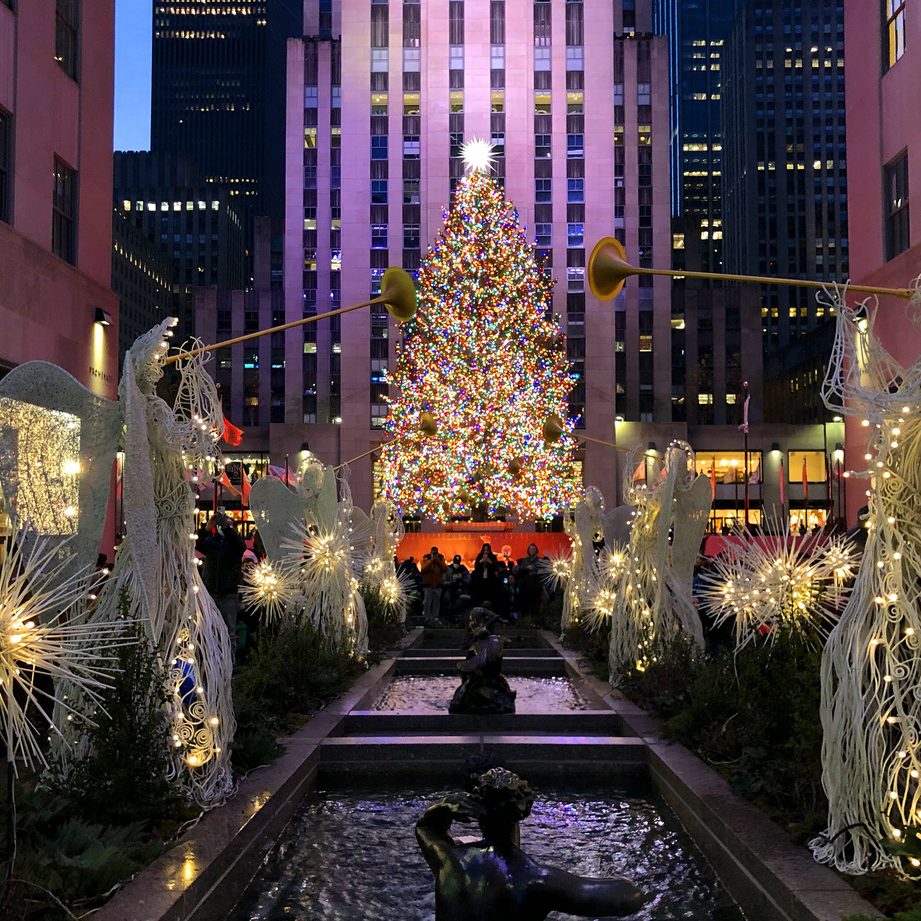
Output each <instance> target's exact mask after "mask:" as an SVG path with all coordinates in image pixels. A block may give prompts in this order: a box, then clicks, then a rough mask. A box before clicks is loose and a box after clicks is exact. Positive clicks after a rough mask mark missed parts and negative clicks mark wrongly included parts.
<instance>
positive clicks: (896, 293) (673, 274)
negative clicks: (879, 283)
mask: <svg viewBox="0 0 921 921" xmlns="http://www.w3.org/2000/svg"><path fill="white" fill-rule="evenodd" d="M630 274H631V275H661V276H664V277H666V278H705V279H711V280H717V281H744V282H753V283H754V284H758V285H788V286H789V287H791V288H828V287H829V286H830V285H831V284H832V283H831V282H825V281H813V280H811V279H807V278H774V277H769V276H767V275H728V274H725V273H723V272H687V271H681V270H679V269H642V268H637V267H636V266H631V267H630ZM847 290H848V291H856V292H858V293H860V294H881V295H892V297H901V298H904V299H905V300H910V299H911V296H912V294H913V293H914V292H913V291H912V290H911V288H877V287H874V286H873V285H848V286H847Z"/></svg>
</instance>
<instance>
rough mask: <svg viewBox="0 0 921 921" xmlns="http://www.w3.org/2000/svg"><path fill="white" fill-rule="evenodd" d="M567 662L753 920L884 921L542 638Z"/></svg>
mask: <svg viewBox="0 0 921 921" xmlns="http://www.w3.org/2000/svg"><path fill="white" fill-rule="evenodd" d="M547 641H548V643H549V644H550V645H551V646H552V647H553V648H555V649H557V651H558V652H559V653H560V655H562V656H563V657H564V658H565V659H566V664H567V668H571V669H573V670H574V671H575V672H578V673H580V674H581V675H582V676H583V680H584V681H585V683H586V684H587V685H588V686H589V687H591V688H593V689H594V690H595V692H596V693H597V694H598V695H599V696H600V697H602V699H603V700H604V701H605V703H606V704H608V705H609V706H610V707H611V708H612V709H613V710H614V711H615V712H616V713H618V714H619V715H620V717H621V718H622V719H623V721H624V728H625V730H626V731H630V732H633V733H635V734H636V735H637V736H639V737H640V738H641V739H643V741H644V742H645V743H646V745H647V746H648V748H649V773H650V778H651V779H652V782H653V785H654V786H655V788H656V789H657V790H658V792H659V793H660V794H661V795H662V796H663V797H664V798H665V800H666V801H667V802H668V804H669V806H670V807H671V809H672V810H673V812H674V813H675V814H676V815H677V816H678V818H679V819H680V820H681V822H682V824H683V825H684V826H685V828H686V829H687V830H688V832H689V833H690V835H691V837H692V838H693V839H694V841H695V842H696V843H697V846H698V847H699V848H700V849H701V851H703V853H704V855H705V856H706V857H707V859H708V860H709V861H710V863H711V864H712V865H713V868H714V869H715V870H716V872H717V875H718V876H719V877H720V879H721V880H722V882H723V884H724V885H725V887H726V889H727V890H728V891H729V893H730V895H731V896H732V897H733V898H734V899H735V900H736V902H737V903H738V904H739V906H740V907H741V908H742V910H743V911H744V912H745V913H746V915H747V916H748V917H749V918H751V919H753V921H841V919H842V918H846V917H848V916H849V915H867V916H868V917H871V918H882V917H883V916H882V914H880V912H878V911H877V910H876V909H875V908H874V907H873V906H872V905H871V904H870V903H869V902H867V901H866V900H865V899H862V898H861V897H860V896H859V895H858V894H857V893H856V892H855V891H854V890H853V889H852V888H851V887H850V886H849V885H848V884H847V883H846V882H845V881H844V880H843V879H842V878H841V877H840V876H838V874H837V873H834V872H833V871H832V870H830V869H828V868H827V867H824V866H821V865H820V864H817V863H816V862H815V861H814V860H813V859H812V855H811V854H810V853H809V852H808V851H807V850H806V849H805V848H803V847H799V846H797V845H795V844H793V843H792V842H791V841H790V840H789V838H788V837H787V835H786V833H785V832H784V830H783V829H782V828H781V827H780V826H779V825H777V824H776V823H775V822H773V821H771V820H770V819H769V818H768V817H767V816H766V815H765V814H764V813H763V812H762V811H761V810H760V809H758V808H757V807H756V806H754V805H752V804H751V803H749V802H748V801H747V800H744V799H743V798H742V797H740V796H739V795H737V794H736V793H735V792H733V790H732V788H731V787H730V786H729V784H728V783H727V781H726V780H725V779H724V778H723V777H722V776H721V775H720V774H719V773H717V772H716V771H715V770H714V769H713V768H711V767H710V766H709V765H707V764H706V763H705V762H704V761H703V760H702V759H701V758H699V757H698V756H697V755H696V754H694V752H692V751H690V749H688V748H685V747H684V746H683V745H679V744H678V743H676V742H669V741H668V740H666V739H665V738H663V736H662V733H661V729H660V727H659V724H658V722H657V721H656V720H655V718H653V717H652V716H650V715H649V714H648V713H647V712H646V711H645V710H643V709H642V708H641V707H639V706H638V705H637V704H635V703H633V702H632V701H629V700H626V699H625V698H623V697H621V696H620V695H618V694H617V693H616V692H613V691H612V690H611V689H610V687H608V685H607V684H605V683H604V682H602V681H600V680H599V679H597V678H594V677H593V676H591V675H589V674H586V673H585V672H583V671H582V669H581V666H580V664H579V660H580V656H579V654H578V653H576V652H574V651H573V650H570V649H565V648H563V647H562V645H561V644H560V643H559V641H558V640H557V639H556V638H555V637H553V636H551V635H549V634H548V635H547Z"/></svg>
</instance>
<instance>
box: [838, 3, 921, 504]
mask: <svg viewBox="0 0 921 921" xmlns="http://www.w3.org/2000/svg"><path fill="white" fill-rule="evenodd" d="M887 10H891V11H890V12H888V13H887ZM844 42H845V60H846V62H847V65H846V74H847V83H846V92H847V124H848V131H847V156H848V172H849V173H850V175H851V177H856V178H857V180H858V181H852V182H851V183H850V186H849V189H848V196H849V199H850V209H849V210H850V215H851V219H850V226H849V237H850V250H851V256H850V266H851V278H852V281H853V282H854V283H855V284H865V285H866V284H871V285H881V286H886V287H898V288H904V287H908V286H909V285H910V284H911V282H912V280H913V279H915V278H916V277H917V276H918V275H919V273H921V207H915V206H914V204H913V202H912V197H917V196H918V191H917V190H921V122H919V120H918V117H917V109H918V87H919V86H921V7H919V5H918V4H917V3H910V2H909V3H901V2H896V3H891V4H883V3H879V2H876V0H846V2H845V15H844ZM876 329H877V331H878V332H879V334H880V337H881V339H882V341H883V344H884V345H885V347H886V348H887V349H888V350H889V351H890V352H891V354H892V355H893V356H894V357H895V358H896V359H898V361H899V362H901V363H902V364H903V365H911V364H913V363H915V362H916V361H917V360H918V358H919V356H921V332H919V329H918V327H917V326H916V325H915V324H914V323H912V320H911V317H910V315H909V312H908V311H907V310H906V305H905V301H903V300H898V299H894V298H882V299H881V300H880V306H879V314H878V319H877V324H876ZM845 447H846V450H847V458H848V466H851V467H860V466H861V460H862V458H863V454H864V452H865V450H866V430H865V429H863V428H862V427H861V425H860V420H854V419H850V418H849V419H848V420H847V434H846V445H845ZM865 488H866V484H865V483H864V482H862V481H857V480H851V481H850V484H849V490H850V491H849V506H850V507H851V508H852V509H856V508H858V507H859V506H861V505H864V504H866V499H865V498H864V489H865Z"/></svg>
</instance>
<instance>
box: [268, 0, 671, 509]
mask: <svg viewBox="0 0 921 921" xmlns="http://www.w3.org/2000/svg"><path fill="white" fill-rule="evenodd" d="M592 17H593V18H592V19H591V21H587V20H586V19H585V18H584V13H583V4H582V3H581V2H572V3H565V4H562V3H551V2H547V0H538V2H534V0H467V2H463V0H450V2H448V3H447V4H444V3H441V2H437V3H436V2H434V0H421V2H418V0H417V2H412V0H405V2H404V0H399V2H398V0H394V2H390V3H377V2H376V3H370V4H369V3H367V2H364V0H362V2H358V0H343V2H342V3H336V4H332V5H327V4H324V3H312V4H307V15H306V22H305V33H306V34H307V36H308V37H307V38H305V39H304V40H303V41H302V42H291V43H289V92H288V105H289V108H288V144H287V156H288V159H287V175H288V179H287V183H286V186H287V188H288V189H289V204H288V210H287V226H286V247H285V272H286V280H285V303H286V308H287V311H288V316H287V319H289V320H291V319H296V318H298V317H300V316H303V315H307V314H309V313H313V312H317V313H320V312H322V311H323V310H325V309H328V308H329V307H336V306H339V305H340V304H341V305H347V304H350V303H356V302H358V301H362V300H365V299H366V298H367V297H368V295H369V293H374V292H376V291H378V290H379V286H380V280H381V277H382V275H383V271H384V269H385V268H386V267H387V266H388V265H392V264H397V265H403V266H404V267H406V268H407V269H409V270H410V271H412V270H414V269H415V268H417V267H418V265H419V262H420V259H421V258H422V257H423V255H424V253H425V250H426V248H427V246H428V245H429V244H430V243H431V242H432V241H434V239H435V236H436V234H437V231H438V228H439V226H440V224H441V216H442V209H443V208H444V207H446V206H447V205H448V203H449V201H450V197H451V192H452V190H453V188H454V186H455V184H456V182H457V180H458V179H459V178H460V177H461V176H462V174H463V164H462V161H461V159H460V148H461V145H462V143H463V142H464V140H465V139H469V138H472V137H486V138H490V139H491V140H492V142H493V144H494V145H495V148H496V153H497V165H496V173H497V175H498V176H499V178H500V179H501V180H502V181H503V182H504V185H505V188H506V192H507V195H508V197H509V198H510V199H511V200H512V201H513V202H514V203H515V205H516V206H517V207H518V210H519V212H520V213H521V216H522V220H523V223H524V224H525V225H526V226H527V227H528V231H529V234H530V235H531V236H532V238H533V240H534V241H535V245H536V250H537V254H538V256H539V257H541V258H543V259H544V260H545V262H546V265H547V266H548V269H549V270H550V271H552V273H553V275H554V277H555V278H556V279H557V285H556V289H555V294H554V310H555V311H556V312H557V313H558V314H559V315H560V316H561V318H562V322H563V323H564V325H565V328H566V332H567V335H568V348H569V357H570V359H571V360H572V368H573V373H574V374H575V375H577V381H576V385H575V387H574V390H573V393H572V396H571V399H570V412H571V414H572V415H573V417H574V418H576V419H577V420H578V421H577V424H578V425H580V426H583V427H584V431H585V432H586V434H588V435H590V436H592V437H594V438H598V439H602V440H606V441H611V440H612V439H613V438H614V435H615V416H616V415H617V414H620V415H621V416H623V417H625V418H631V419H636V420H637V421H639V420H642V421H646V422H650V423H651V422H653V421H654V420H657V419H659V420H663V421H670V419H671V384H670V370H671V348H670V333H671V317H670V309H669V303H668V296H667V292H668V285H667V283H664V282H661V281H660V280H656V281H654V282H653V280H652V279H648V278H646V279H641V283H640V284H633V285H631V286H629V287H628V289H627V291H626V292H625V293H624V294H623V295H622V296H621V297H620V298H619V299H618V301H617V302H616V303H615V304H613V305H611V304H602V303H600V302H598V301H597V300H595V299H594V298H593V297H592V296H591V294H590V293H589V291H588V288H587V284H586V279H585V266H586V262H587V258H586V256H587V251H590V249H591V247H592V245H593V243H594V242H595V241H597V240H598V239H599V238H601V237H603V236H607V235H611V234H612V232H613V233H615V234H616V235H617V236H618V237H620V238H621V239H622V240H623V241H624V242H625V244H626V246H627V249H628V251H629V252H630V253H631V255H632V257H633V258H634V259H636V260H637V261H638V263H639V264H641V265H651V264H652V262H653V260H654V259H655V258H656V256H657V255H658V256H659V258H661V259H662V260H664V259H666V258H667V255H668V252H669V201H668V194H667V191H666V190H667V186H668V158H667V155H666V151H667V147H668V121H667V118H668V100H667V95H666V85H667V84H666V80H667V61H666V46H665V42H664V40H663V39H660V38H655V37H653V36H652V35H651V31H652V10H651V4H650V3H648V2H647V3H639V4H636V3H633V2H629V0H628V2H612V3H610V4H607V5H603V6H600V7H599V8H597V9H593V10H592ZM487 23H488V26H489V34H488V36H487V35H486V32H485V26H486V24H487ZM343 138H347V139H348V143H345V142H344V141H343ZM512 164H514V166H512ZM398 337H399V331H398V328H397V327H395V326H394V325H393V324H392V323H390V322H389V321H388V318H387V314H386V312H384V311H382V310H378V311H359V312H355V313H350V314H346V315H344V316H342V317H341V318H336V319H334V320H332V321H326V322H323V323H321V324H319V326H318V327H306V328H305V329H304V330H294V331H291V332H289V333H288V334H286V339H285V357H286V361H285V406H286V422H288V423H289V424H293V423H303V422H307V423H310V425H311V427H312V433H311V435H310V438H309V441H310V445H311V449H312V450H314V451H315V452H318V453H321V455H322V456H324V457H335V458H337V459H339V460H344V459H348V458H349V457H352V456H357V455H359V454H361V453H363V452H365V451H367V450H368V449H369V448H370V447H371V446H372V445H373V444H375V443H377V442H378V441H379V440H380V438H381V434H382V433H381V431H380V429H381V425H382V423H383V420H384V417H385V415H386V413H387V403H386V395H387V389H388V385H387V383H386V372H387V369H388V368H389V367H391V366H392V363H393V361H394V347H395V340H396V339H397V338H398ZM615 367H616V372H615ZM497 411H498V410H497ZM297 440H299V439H296V438H292V445H291V449H290V450H292V451H294V450H296V447H297V445H296V443H295V442H296V441H297ZM584 464H585V475H586V478H587V479H588V481H589V482H592V483H596V484H597V485H599V486H600V487H601V488H602V489H603V490H604V491H605V492H606V493H607V494H608V496H609V498H611V499H613V495H614V492H615V481H616V476H617V466H616V464H615V463H614V462H613V460H612V453H611V452H610V450H608V449H605V448H598V447H596V446H592V445H589V446H588V447H587V448H586V449H585V455H584ZM353 489H354V490H355V493H356V501H358V502H359V504H368V503H369V502H370V498H371V494H370V490H371V476H370V463H369V462H368V461H364V462H362V463H360V464H358V465H356V468H355V471H354V479H353Z"/></svg>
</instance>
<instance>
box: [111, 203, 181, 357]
mask: <svg viewBox="0 0 921 921" xmlns="http://www.w3.org/2000/svg"><path fill="white" fill-rule="evenodd" d="M172 279H173V264H172V262H171V261H170V260H169V259H168V258H167V256H166V255H165V253H164V252H163V251H162V250H161V249H160V247H159V246H157V245H156V244H155V243H154V242H153V241H151V239H150V238H149V237H148V236H147V234H146V232H145V231H144V229H143V228H141V227H138V226H137V224H135V223H134V222H133V221H131V220H129V218H128V216H127V214H126V212H125V211H122V210H116V211H113V212H112V290H113V291H114V292H115V293H116V294H117V295H118V304H119V308H118V342H119V347H118V352H119V366H121V363H122V362H123V361H124V356H125V351H126V350H127V349H129V348H130V347H131V345H132V344H133V343H134V341H135V340H136V339H137V338H138V336H140V335H142V334H143V333H146V332H147V331H148V330H150V329H152V328H153V327H154V326H156V325H157V324H158V323H159V322H160V321H161V320H163V319H164V317H167V316H170V313H169V310H170V307H171V305H172V303H173V280H172Z"/></svg>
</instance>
